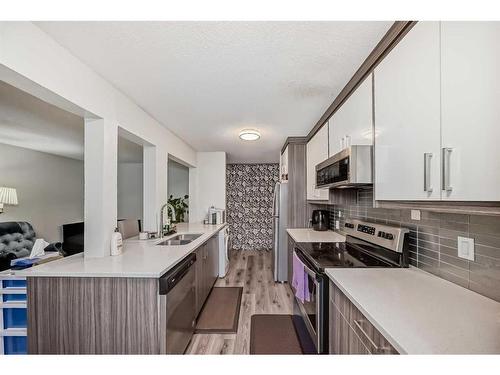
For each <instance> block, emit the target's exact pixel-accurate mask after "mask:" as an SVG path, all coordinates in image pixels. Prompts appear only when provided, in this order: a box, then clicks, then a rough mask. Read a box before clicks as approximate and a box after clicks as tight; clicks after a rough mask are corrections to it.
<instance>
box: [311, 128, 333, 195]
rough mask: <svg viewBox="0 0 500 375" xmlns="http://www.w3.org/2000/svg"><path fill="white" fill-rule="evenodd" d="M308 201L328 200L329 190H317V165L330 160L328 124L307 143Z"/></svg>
mask: <svg viewBox="0 0 500 375" xmlns="http://www.w3.org/2000/svg"><path fill="white" fill-rule="evenodd" d="M306 152H307V154H306V158H307V199H308V200H328V194H329V191H328V189H316V165H317V164H319V163H321V162H322V161H324V160H326V159H328V124H325V125H323V126H322V127H321V129H320V130H319V131H318V132H317V133H316V134H315V135H314V137H312V138H311V139H310V140H309V142H307V151H306Z"/></svg>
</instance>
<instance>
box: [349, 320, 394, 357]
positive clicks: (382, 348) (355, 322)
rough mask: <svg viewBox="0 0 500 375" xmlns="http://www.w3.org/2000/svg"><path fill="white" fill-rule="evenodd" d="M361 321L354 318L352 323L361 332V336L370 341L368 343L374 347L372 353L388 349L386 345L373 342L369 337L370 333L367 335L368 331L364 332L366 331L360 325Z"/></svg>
mask: <svg viewBox="0 0 500 375" xmlns="http://www.w3.org/2000/svg"><path fill="white" fill-rule="evenodd" d="M362 323H363V320H362V319H360V320H354V325H355V326H356V327H357V328H358V329H359V330H360V331H361V333H362V334H363V336H365V337H366V339H367V340H368V342H369V343H370V345H371V346H373V348H374V353H373V354H379V353H384V352H387V351H388V350H389V348H388V347H384V346H383V347H380V346H378V345H377V344H375V343H374V342H373V340H372V338H371V337H370V335H368V333H366V331H365V330H364V329H363V327H362V326H361V324H362Z"/></svg>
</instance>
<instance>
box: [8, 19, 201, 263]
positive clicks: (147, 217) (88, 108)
mask: <svg viewBox="0 0 500 375" xmlns="http://www.w3.org/2000/svg"><path fill="white" fill-rule="evenodd" d="M0 79H2V80H4V81H5V82H7V83H9V84H11V85H13V86H15V87H18V88H21V89H23V90H24V91H27V92H29V93H31V94H32V95H35V96H37V97H39V98H41V99H43V100H45V101H47V102H50V103H52V104H55V105H58V106H60V107H62V108H64V109H67V110H72V111H73V112H74V113H77V112H76V111H80V112H79V113H78V114H80V115H85V117H86V121H85V132H86V134H85V221H86V226H85V256H86V257H100V256H109V248H110V246H109V244H110V238H111V233H112V232H113V230H114V227H115V226H116V219H117V185H116V184H117V162H116V159H117V158H116V152H117V150H116V149H117V146H116V143H117V142H116V138H117V128H118V126H120V127H121V128H123V129H125V130H127V131H128V132H130V133H133V134H134V135H136V136H138V137H140V138H142V139H144V140H145V141H146V142H149V143H150V144H151V145H153V147H151V148H150V150H146V149H145V158H144V171H145V173H144V175H145V177H147V180H145V187H144V194H145V196H144V228H145V229H157V228H156V222H157V216H158V213H159V212H158V211H159V207H160V206H161V204H162V203H164V202H165V201H166V199H167V155H168V154H170V155H173V156H175V157H176V158H177V159H180V160H182V161H184V162H185V163H187V164H189V165H191V166H195V165H196V151H195V150H193V148H192V147H190V146H189V145H188V144H187V143H185V142H184V141H183V140H182V139H180V138H179V137H177V136H176V135H174V134H173V133H172V132H170V131H169V130H168V129H167V128H165V127H164V126H163V125H162V124H160V123H159V122H158V121H156V120H155V119H154V118H152V117H151V116H150V115H148V114H147V113H146V112H144V111H143V110H142V109H141V108H140V107H139V106H137V105H136V104H135V103H134V102H133V101H131V100H130V99H129V98H128V97H126V96H125V95H124V94H123V93H121V92H120V91H118V90H117V89H115V88H114V87H113V86H112V85H111V84H110V83H108V82H107V81H105V80H104V79H103V78H102V77H101V76H99V75H98V74H96V73H95V72H94V71H93V70H91V69H90V68H89V67H87V66H86V65H85V64H84V63H83V62H81V61H80V60H78V59H77V58H75V57H74V56H73V55H72V54H71V53H70V52H69V51H67V50H66V49H64V48H63V47H61V46H60V45H59V44H57V43H56V42H55V41H54V40H53V39H52V38H50V37H49V36H48V35H47V34H45V33H44V32H43V31H42V30H41V29H39V28H38V27H37V26H35V25H34V24H32V23H30V22H0ZM92 119H102V120H98V121H91V120H92ZM165 125H167V126H168V124H165Z"/></svg>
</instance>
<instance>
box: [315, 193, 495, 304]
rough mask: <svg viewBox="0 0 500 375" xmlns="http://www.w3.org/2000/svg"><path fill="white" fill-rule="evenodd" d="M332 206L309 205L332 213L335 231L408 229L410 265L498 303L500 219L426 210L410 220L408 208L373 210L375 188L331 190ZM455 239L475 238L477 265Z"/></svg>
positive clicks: (331, 218) (331, 221)
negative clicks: (357, 222) (363, 223)
mask: <svg viewBox="0 0 500 375" xmlns="http://www.w3.org/2000/svg"><path fill="white" fill-rule="evenodd" d="M329 202H330V203H329V204H327V205H326V204H323V205H318V204H311V203H309V204H308V206H309V207H308V211H311V210H312V209H318V208H321V209H328V210H329V211H330V227H331V228H332V229H333V228H335V221H336V220H339V221H340V225H341V227H342V226H343V224H344V223H345V219H346V218H359V219H363V220H367V221H370V222H374V223H387V224H392V225H398V226H404V227H407V228H409V229H410V264H411V265H413V266H415V267H418V268H420V269H422V270H424V271H427V272H430V273H432V274H434V275H436V276H438V277H441V278H443V279H446V280H448V281H451V282H453V283H455V284H458V285H460V286H463V287H465V288H468V289H470V290H472V291H475V292H477V293H479V294H482V295H484V296H486V297H489V298H492V299H494V300H496V301H500V217H497V216H483V215H466V214H450V213H437V212H429V211H424V210H422V211H421V220H420V221H416V220H411V217H410V210H409V209H385V208H374V207H373V190H357V191H356V190H354V191H352V190H351V191H349V190H331V191H330V200H329ZM333 202H342V203H333ZM457 236H464V237H472V238H474V241H475V260H474V261H469V260H466V259H462V258H458V256H457Z"/></svg>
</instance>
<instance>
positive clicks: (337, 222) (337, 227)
mask: <svg viewBox="0 0 500 375" xmlns="http://www.w3.org/2000/svg"><path fill="white" fill-rule="evenodd" d="M335 229H340V221H339V220H335Z"/></svg>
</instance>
